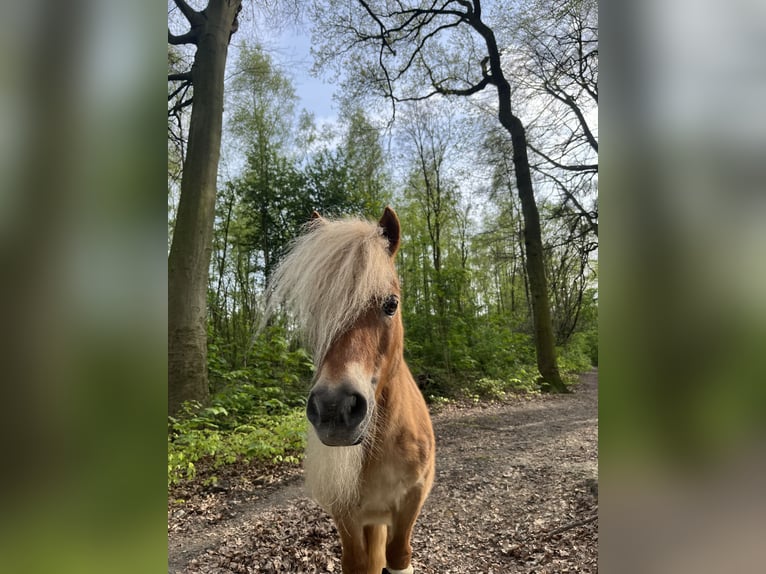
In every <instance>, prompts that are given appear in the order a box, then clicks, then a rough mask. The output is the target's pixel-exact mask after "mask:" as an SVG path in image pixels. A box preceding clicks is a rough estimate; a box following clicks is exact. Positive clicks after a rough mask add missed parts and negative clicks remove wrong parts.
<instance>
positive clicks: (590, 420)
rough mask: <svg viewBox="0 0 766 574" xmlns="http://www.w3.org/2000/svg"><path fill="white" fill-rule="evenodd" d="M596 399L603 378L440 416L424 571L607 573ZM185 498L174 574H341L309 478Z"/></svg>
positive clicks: (175, 529)
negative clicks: (602, 555) (601, 552)
mask: <svg viewBox="0 0 766 574" xmlns="http://www.w3.org/2000/svg"><path fill="white" fill-rule="evenodd" d="M597 396H598V373H597V372H596V371H593V372H591V373H587V374H585V375H583V376H582V379H581V384H580V385H578V387H577V389H576V391H575V392H574V393H573V394H571V395H566V396H538V397H532V398H517V399H512V400H510V401H508V402H505V403H502V404H494V405H488V406H478V407H474V408H451V409H447V410H444V411H441V412H439V413H437V414H435V415H434V416H433V420H434V427H435V430H436V437H437V472H436V482H435V484H434V488H433V490H432V492H431V496H430V497H429V499H428V501H427V502H426V506H425V508H424V509H423V513H422V514H421V516H420V518H419V520H418V523H417V525H416V529H415V534H414V536H413V540H412V547H413V550H414V558H413V564H414V566H415V570H416V572H417V573H418V574H437V573H439V574H441V573H451V572H454V573H464V572H475V573H480V574H501V573H521V572H525V573H532V572H534V573H536V574H542V573H551V574H553V573H564V572H597V571H598V566H597V555H598V520H597V518H596V516H597V512H598V466H597V465H598V450H597V449H598V418H597V417H598V410H597V408H598V398H597ZM187 494H188V499H187V502H186V503H185V504H183V505H176V504H173V505H171V507H170V512H169V516H168V570H169V572H170V573H171V574H181V573H183V574H187V573H205V574H211V573H215V574H223V573H229V572H242V573H250V572H285V573H290V574H299V573H303V572H305V573H309V572H310V573H314V572H334V573H339V572H340V545H339V543H338V540H337V533H336V532H335V528H334V527H333V526H332V523H331V521H330V519H329V518H328V517H327V516H326V515H325V514H324V513H323V512H322V511H321V510H320V509H319V508H318V507H317V506H316V505H315V504H314V503H313V502H311V501H310V500H308V499H307V498H305V496H304V494H303V491H302V478H301V475H300V471H297V470H292V471H287V472H286V471H279V472H272V473H261V474H260V475H258V476H253V475H252V472H250V473H249V474H248V469H239V470H238V471H237V470H235V471H233V472H232V473H231V475H230V477H229V478H224V479H223V482H222V484H221V486H220V487H218V489H217V490H216V491H209V492H204V491H203V492H189V493H187ZM173 495H174V497H175V498H179V497H182V498H186V496H184V492H183V491H179V492H174V493H173Z"/></svg>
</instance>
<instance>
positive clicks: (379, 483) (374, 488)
mask: <svg viewBox="0 0 766 574" xmlns="http://www.w3.org/2000/svg"><path fill="white" fill-rule="evenodd" d="M367 470H368V472H367V473H365V474H366V476H365V480H364V484H363V487H362V492H361V493H360V495H361V496H360V500H359V510H360V513H361V515H362V517H363V520H364V522H366V523H370V524H374V523H377V524H380V523H383V524H390V522H391V515H392V513H393V512H396V511H397V510H398V509H399V506H400V505H401V502H402V500H403V499H404V498H405V497H406V496H407V493H408V492H409V491H410V489H412V487H413V486H414V483H415V482H416V481H417V479H416V477H415V476H413V475H412V473H411V472H408V471H409V469H407V468H402V467H401V466H400V465H397V464H395V463H394V464H390V463H389V464H385V463H383V464H379V465H375V467H373V468H369V469H367Z"/></svg>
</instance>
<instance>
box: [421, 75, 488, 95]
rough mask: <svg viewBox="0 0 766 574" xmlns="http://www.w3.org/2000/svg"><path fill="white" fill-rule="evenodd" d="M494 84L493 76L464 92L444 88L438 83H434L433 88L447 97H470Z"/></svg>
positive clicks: (485, 78) (484, 78)
mask: <svg viewBox="0 0 766 574" xmlns="http://www.w3.org/2000/svg"><path fill="white" fill-rule="evenodd" d="M492 83H494V82H493V80H492V76H484V77H483V78H482V79H481V82H479V83H478V84H474V85H473V86H471V87H470V88H465V89H463V90H459V89H456V88H455V89H453V88H444V87H442V86H441V85H439V84H438V83H433V87H434V89H435V90H436V91H437V92H438V93H439V94H442V95H445V96H470V95H473V94H476V93H478V92H480V91H482V90H483V89H484V88H486V87H487V86H489V85H490V84H492Z"/></svg>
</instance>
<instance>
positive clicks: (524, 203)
mask: <svg viewBox="0 0 766 574" xmlns="http://www.w3.org/2000/svg"><path fill="white" fill-rule="evenodd" d="M509 91H510V90H509ZM509 99H510V98H509ZM500 114H501V117H500V121H501V123H502V124H503V126H504V127H505V128H506V129H507V130H508V132H509V133H510V134H511V141H512V143H513V166H514V171H515V173H516V188H517V192H518V195H519V200H520V201H521V213H522V216H523V217H524V247H525V251H526V256H527V257H526V259H527V261H526V265H527V277H528V279H529V291H530V295H531V297H532V318H533V322H534V331H535V347H536V351H537V368H538V370H539V371H540V374H541V375H542V378H543V381H544V382H545V383H546V384H547V385H548V387H549V390H550V391H552V392H557V393H561V392H566V391H567V387H566V385H564V381H562V380H561V375H560V374H559V369H558V365H557V364H556V347H555V344H554V337H553V321H552V320H551V306H550V301H549V298H548V285H547V282H546V279H545V260H544V253H543V240H542V233H541V230H540V213H539V212H538V210H537V203H536V201H535V195H534V190H533V188H532V176H531V173H530V169H529V159H528V158H527V136H526V131H525V130H524V126H523V125H522V123H521V121H520V120H519V118H517V117H516V116H514V115H513V114H511V113H510V110H507V112H505V113H504V110H503V107H502V106H501V111H500ZM509 116H510V117H509Z"/></svg>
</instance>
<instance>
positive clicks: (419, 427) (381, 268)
mask: <svg viewBox="0 0 766 574" xmlns="http://www.w3.org/2000/svg"><path fill="white" fill-rule="evenodd" d="M399 236H400V227H399V219H398V217H397V216H396V213H395V212H394V210H392V209H391V208H390V207H386V209H385V211H384V212H383V216H382V217H381V219H380V221H379V222H378V223H377V224H375V223H372V222H368V221H363V220H359V219H342V220H336V221H330V220H327V219H325V218H323V217H321V216H319V214H318V213H316V212H314V214H313V216H312V220H311V222H310V223H309V225H308V228H307V231H306V233H305V234H304V235H302V236H301V237H299V238H298V239H297V240H296V242H295V243H294V244H293V246H292V248H291V249H290V251H289V253H288V254H287V256H286V257H285V258H284V259H283V261H282V262H281V264H280V265H279V267H278V268H277V270H276V271H275V273H274V275H273V278H272V281H271V283H270V296H269V303H268V305H267V314H268V313H271V312H273V311H274V309H275V307H276V306H277V305H279V304H284V305H285V306H286V307H287V308H288V309H290V310H291V311H292V313H293V315H294V317H295V319H296V320H297V322H298V324H299V325H300V327H301V328H302V330H303V332H304V334H305V337H306V341H307V344H308V346H309V347H310V349H311V350H312V352H313V356H314V363H315V365H316V375H315V377H314V381H313V385H312V388H311V391H310V393H309V396H308V402H307V406H306V416H307V418H308V420H309V422H310V423H311V424H310V425H309V433H308V444H307V447H306V457H305V463H304V464H305V475H306V487H307V490H308V492H309V494H310V495H311V496H312V498H314V499H315V500H316V501H317V502H318V503H319V505H320V506H322V508H324V510H325V511H326V512H327V513H328V514H330V516H332V518H333V520H334V522H335V525H336V526H337V528H338V532H339V533H340V538H341V545H342V548H343V555H342V559H341V563H342V567H343V574H381V571H382V572H384V573H385V572H386V571H387V572H389V573H391V574H411V573H413V572H414V570H413V568H412V563H411V558H412V548H411V546H410V536H411V534H412V529H413V526H414V524H415V520H416V519H417V517H418V514H419V513H420V509H421V507H422V506H423V502H424V501H425V499H426V497H427V496H428V493H429V491H430V489H431V484H432V483H433V477H434V451H435V443H434V434H433V428H432V426H431V419H430V417H429V414H428V409H427V407H426V404H425V401H424V400H423V397H422V395H421V393H420V391H419V389H418V387H417V385H416V384H415V381H414V379H413V378H412V374H411V373H410V370H409V368H408V367H407V365H406V363H405V362H404V357H403V355H402V353H403V347H404V330H403V326H402V318H401V312H400V311H399V298H400V289H399V281H398V277H397V273H396V270H395V268H394V256H395V255H396V251H397V249H398V248H399ZM384 567H385V568H384Z"/></svg>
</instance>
